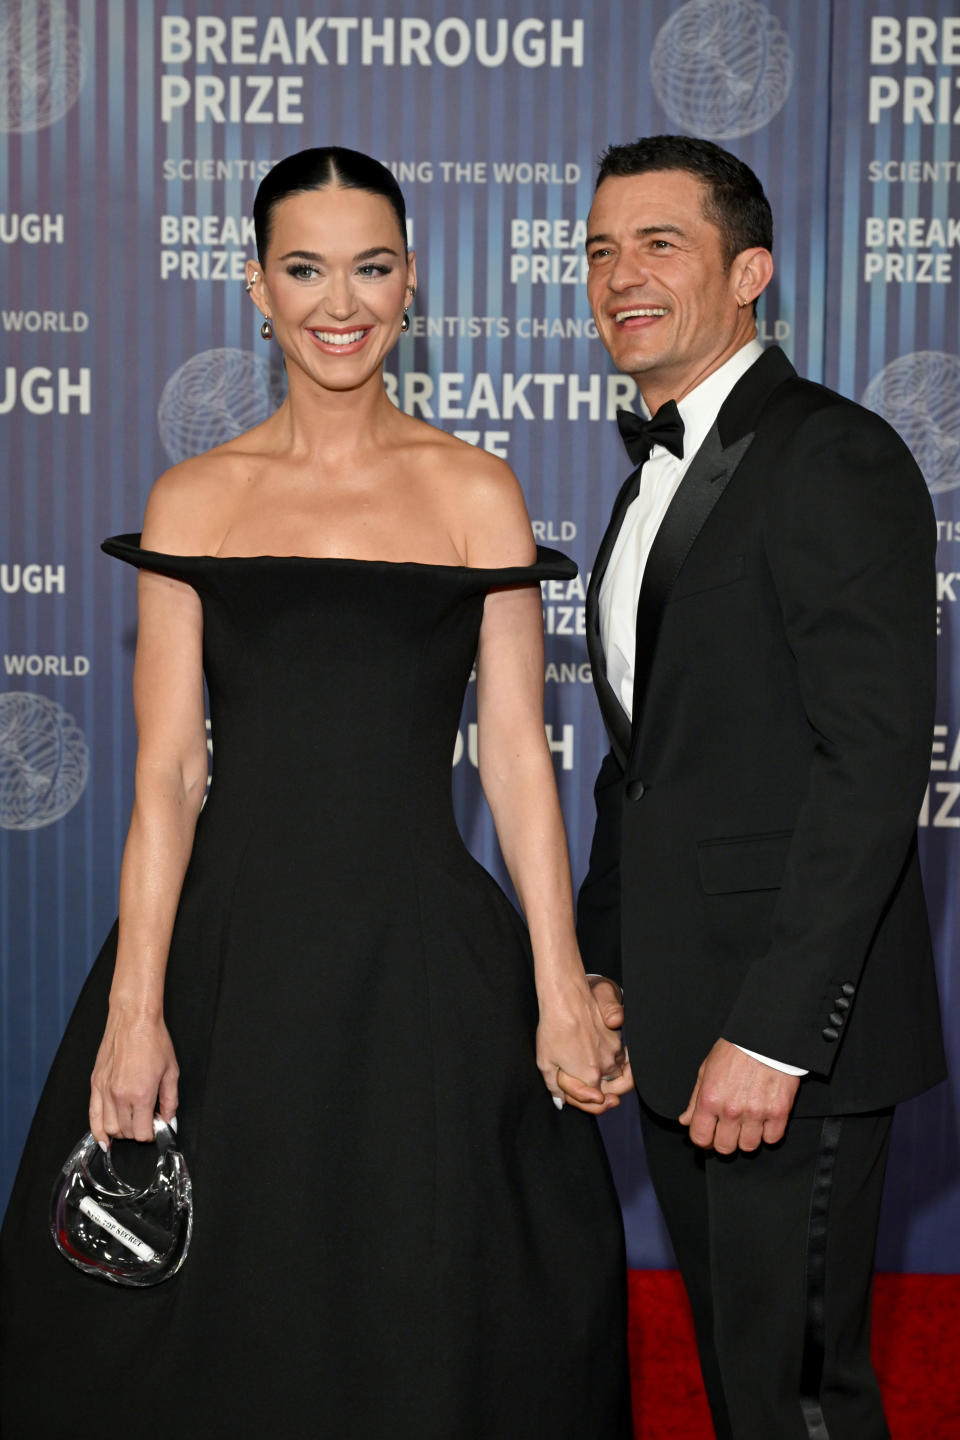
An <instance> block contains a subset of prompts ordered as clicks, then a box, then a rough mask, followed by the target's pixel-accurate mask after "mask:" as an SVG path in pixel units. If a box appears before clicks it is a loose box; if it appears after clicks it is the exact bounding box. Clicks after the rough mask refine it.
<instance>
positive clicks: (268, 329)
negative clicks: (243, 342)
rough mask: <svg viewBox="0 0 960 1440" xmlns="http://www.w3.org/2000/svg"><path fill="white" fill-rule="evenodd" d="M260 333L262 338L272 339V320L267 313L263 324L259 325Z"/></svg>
mask: <svg viewBox="0 0 960 1440" xmlns="http://www.w3.org/2000/svg"><path fill="white" fill-rule="evenodd" d="M260 334H261V336H262V337H263V339H264V340H272V339H273V321H272V320H271V319H270V316H269V315H268V316H267V318H266V319H265V320H264V322H263V324H262V325H261V326H260Z"/></svg>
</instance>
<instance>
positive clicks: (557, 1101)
mask: <svg viewBox="0 0 960 1440" xmlns="http://www.w3.org/2000/svg"><path fill="white" fill-rule="evenodd" d="M551 1099H552V1100H553V1103H554V1105H556V1107H557V1109H558V1110H562V1109H563V1107H564V1105H565V1104H566V1103H567V1102H566V1101H565V1100H561V1098H560V1096H559V1095H553V1096H551Z"/></svg>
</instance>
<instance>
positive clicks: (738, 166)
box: [597, 135, 773, 268]
mask: <svg viewBox="0 0 960 1440" xmlns="http://www.w3.org/2000/svg"><path fill="white" fill-rule="evenodd" d="M651 170H685V171H686V172H687V174H688V175H692V176H693V177H694V178H695V179H696V180H699V181H700V182H701V183H702V184H703V185H704V186H705V187H706V191H707V193H706V195H705V197H704V204H703V214H704V216H705V218H706V219H707V220H709V221H710V222H711V223H712V224H714V225H716V227H717V229H718V230H719V231H720V244H721V247H722V253H723V263H724V267H725V268H729V266H730V265H731V264H732V262H733V261H734V260H735V259H736V257H737V256H738V255H739V254H740V252H741V250H750V249H752V248H753V246H755V245H759V246H762V247H763V249H764V250H772V249H773V216H772V214H771V213H770V202H769V201H768V199H767V197H766V195H765V194H764V193H763V186H762V185H761V184H760V181H759V180H758V179H757V177H756V175H754V173H753V171H752V170H751V169H750V166H749V165H745V164H744V163H743V161H742V160H738V159H737V157H736V155H731V154H730V152H729V150H721V148H720V146H719V145H714V144H713V142H712V141H711V140H698V139H695V138H694V137H693V136H690V135H647V136H644V137H643V138H642V139H640V140H634V141H633V143H632V144H629V145H611V146H610V147H609V148H608V149H607V150H606V151H605V152H604V153H603V155H602V156H601V157H600V170H599V173H598V175H597V188H598V189H599V187H600V186H601V185H602V184H603V182H604V180H609V179H611V178H613V177H615V176H625V175H645V174H647V173H648V172H649V171H651Z"/></svg>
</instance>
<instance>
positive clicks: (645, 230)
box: [584, 225, 687, 250]
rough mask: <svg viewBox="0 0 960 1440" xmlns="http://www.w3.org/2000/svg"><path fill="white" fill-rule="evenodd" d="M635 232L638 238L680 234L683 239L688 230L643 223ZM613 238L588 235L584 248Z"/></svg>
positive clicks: (677, 226)
mask: <svg viewBox="0 0 960 1440" xmlns="http://www.w3.org/2000/svg"><path fill="white" fill-rule="evenodd" d="M633 233H634V235H635V236H636V238H637V239H638V240H643V239H646V237H647V236H648V235H679V236H681V237H682V238H683V239H686V236H687V232H686V231H685V230H681V228H680V226H679V225H641V226H640V227H639V228H638V229H636V230H634V232H633ZM611 238H612V237H611V236H609V235H588V236H587V238H586V240H585V241H584V248H585V249H587V250H589V248H590V246H591V245H599V244H600V243H601V241H605V240H610V239H611Z"/></svg>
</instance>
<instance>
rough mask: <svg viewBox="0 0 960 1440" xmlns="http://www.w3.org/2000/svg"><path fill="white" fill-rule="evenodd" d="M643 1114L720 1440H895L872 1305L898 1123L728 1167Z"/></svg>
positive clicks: (838, 1120) (861, 1119) (837, 1120)
mask: <svg viewBox="0 0 960 1440" xmlns="http://www.w3.org/2000/svg"><path fill="white" fill-rule="evenodd" d="M640 1111H641V1124H642V1129H643V1135H644V1142H645V1145H646V1152H647V1163H648V1167H649V1170H650V1177H651V1179H652V1181H653V1187H654V1190H655V1192H656V1195H657V1199H658V1200H659V1202H660V1208H661V1209H662V1211H663V1214H664V1218H665V1220H666V1222H667V1228H668V1230H669V1232H670V1239H671V1241H672V1242H673V1248H674V1251H675V1252H676V1256H677V1263H678V1264H679V1266H680V1270H681V1273H682V1275H683V1279H684V1283H685V1284H686V1288H687V1293H688V1295H689V1297H690V1303H691V1307H692V1309H693V1318H694V1324H695V1327H696V1333H697V1346H698V1349H699V1352H700V1365H701V1369H702V1371H703V1379H704V1384H705V1386H706V1390H707V1397H708V1399H709V1402H710V1409H711V1413H712V1415H713V1423H714V1429H715V1431H716V1434H717V1436H718V1440H889V1436H890V1431H889V1429H888V1427H887V1422H886V1420H885V1418H884V1414H883V1405H882V1403H881V1399H880V1391H879V1388H878V1385H877V1378H876V1375H875V1373H874V1370H873V1366H872V1365H871V1362H870V1301H871V1291H872V1283H873V1264H874V1253H875V1249H876V1237H877V1224H878V1220H879V1214H880V1198H881V1192H882V1189H883V1177H884V1170H885V1167H886V1160H887V1151H888V1147H889V1141H890V1126H891V1122H892V1119H893V1111H892V1109H890V1110H884V1111H882V1112H880V1113H878V1114H872V1115H845V1116H828V1117H827V1118H826V1119H824V1118H821V1117H818V1118H809V1119H808V1118H796V1117H794V1118H793V1119H791V1121H790V1122H789V1125H788V1127H787V1133H786V1135H785V1136H784V1138H783V1140H782V1141H781V1142H780V1144H779V1145H775V1146H768V1145H763V1146H761V1147H760V1149H759V1150H757V1151H755V1152H753V1153H750V1154H747V1153H745V1152H738V1153H736V1154H734V1155H731V1156H722V1155H716V1154H713V1153H712V1152H707V1153H704V1152H703V1151H700V1150H698V1149H697V1147H696V1146H695V1145H693V1144H691V1142H690V1140H689V1139H688V1138H687V1132H686V1130H685V1129H684V1127H683V1126H681V1125H678V1124H677V1123H676V1122H675V1121H671V1120H664V1119H663V1118H662V1117H661V1116H658V1115H655V1114H654V1113H653V1111H651V1110H650V1109H649V1108H648V1107H647V1106H645V1105H644V1104H643V1102H642V1100H641V1103H640Z"/></svg>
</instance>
